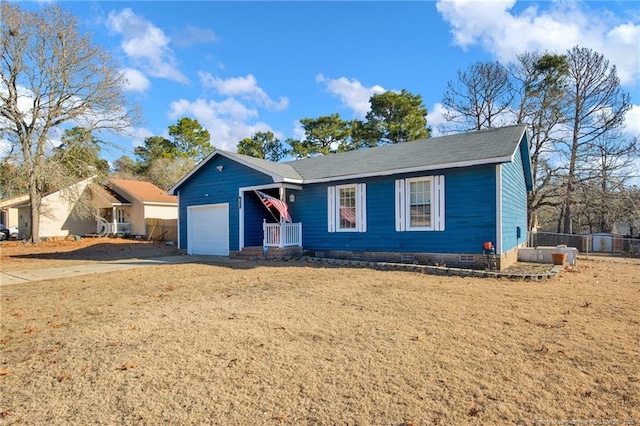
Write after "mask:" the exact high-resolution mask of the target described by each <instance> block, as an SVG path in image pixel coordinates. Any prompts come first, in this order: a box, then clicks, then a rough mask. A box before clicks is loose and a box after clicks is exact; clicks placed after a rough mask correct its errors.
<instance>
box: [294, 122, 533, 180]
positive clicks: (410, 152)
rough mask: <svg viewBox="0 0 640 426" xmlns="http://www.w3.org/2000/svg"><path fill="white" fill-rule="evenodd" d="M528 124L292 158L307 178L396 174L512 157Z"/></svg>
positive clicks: (324, 178)
mask: <svg viewBox="0 0 640 426" xmlns="http://www.w3.org/2000/svg"><path fill="white" fill-rule="evenodd" d="M525 131H526V126H525V125H518V126H508V127H502V128H497V129H488V130H482V131H478V132H470V133H461V134H456V135H448V136H441V137H435V138H429V139H421V140H418V141H413V142H405V143H399V144H396V145H385V146H380V147H375V148H368V149H362V150H358V151H348V152H345V153H341V154H334V155H326V156H321V157H313V158H305V159H302V160H295V161H289V162H287V163H283V164H288V165H290V166H292V167H293V168H294V169H295V170H296V171H297V172H298V173H299V174H300V175H301V176H302V177H303V178H304V180H305V181H319V180H336V179H339V178H340V177H349V176H357V175H364V176H371V175H376V174H393V173H399V172H402V171H408V170H428V169H436V168H451V167H460V166H465V165H471V164H490V163H500V162H505V161H509V159H510V158H511V156H512V155H513V154H514V152H515V151H516V149H517V147H518V144H519V143H520V140H521V139H522V136H523V134H524V132H525Z"/></svg>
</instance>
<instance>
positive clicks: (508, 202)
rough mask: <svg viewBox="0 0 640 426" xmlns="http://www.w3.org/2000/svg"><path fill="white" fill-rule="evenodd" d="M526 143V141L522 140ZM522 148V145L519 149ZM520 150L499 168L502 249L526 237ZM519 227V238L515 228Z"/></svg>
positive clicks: (520, 241) (524, 198) (522, 168)
mask: <svg viewBox="0 0 640 426" xmlns="http://www.w3.org/2000/svg"><path fill="white" fill-rule="evenodd" d="M523 143H524V144H526V141H523ZM521 150H522V145H521V148H520V149H519V151H521ZM525 173H526V170H525V168H524V163H523V162H522V155H521V152H516V154H515V155H514V159H513V162H511V163H505V164H503V165H502V168H501V181H502V229H501V231H502V251H503V252H505V251H508V250H511V249H512V248H514V247H516V246H517V245H519V244H522V243H523V242H525V241H526V238H527V235H526V234H527V182H526V180H525V176H526V175H525ZM518 227H519V228H520V233H521V234H520V238H518V237H517V228H518Z"/></svg>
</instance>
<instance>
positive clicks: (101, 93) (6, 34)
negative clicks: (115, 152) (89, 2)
mask: <svg viewBox="0 0 640 426" xmlns="http://www.w3.org/2000/svg"><path fill="white" fill-rule="evenodd" d="M125 84H126V81H125V79H124V76H123V74H122V73H121V72H119V71H118V68H117V67H116V65H115V63H114V62H113V60H112V58H111V56H110V55H109V54H108V53H107V52H106V50H105V49H103V48H101V47H99V46H96V45H94V44H93V43H92V40H91V39H90V38H89V36H87V35H83V34H81V33H80V32H79V29H78V24H77V20H76V18H75V17H74V16H72V15H71V14H69V13H67V12H66V11H64V10H63V9H62V8H61V7H60V6H58V5H56V4H53V5H49V6H46V7H44V8H42V9H40V10H39V11H37V12H32V11H24V10H21V9H20V7H19V6H18V5H16V4H13V3H7V2H2V3H1V4H0V137H1V138H3V139H5V140H6V141H8V142H9V145H10V147H11V151H12V152H11V153H10V154H13V155H15V156H16V158H17V161H18V163H19V165H20V166H21V168H22V169H23V170H24V173H25V175H26V185H27V189H28V194H29V198H30V204H31V211H30V212H31V230H32V235H31V241H33V242H38V241H40V229H39V222H40V220H39V216H40V207H41V199H42V194H43V191H44V189H45V187H46V186H47V180H48V178H49V176H50V175H49V174H48V173H47V167H46V164H47V158H48V157H49V156H50V155H51V150H52V147H53V146H55V145H56V140H57V138H59V137H60V135H61V134H62V131H63V130H64V126H68V127H74V126H80V127H83V128H85V129H87V131H89V132H94V131H99V130H111V131H115V132H123V131H125V130H126V129H127V128H129V127H130V125H131V124H132V123H134V122H135V121H136V120H137V111H136V110H135V109H132V108H129V107H128V104H127V101H126V98H125V97H124V95H123V88H124V85H125Z"/></svg>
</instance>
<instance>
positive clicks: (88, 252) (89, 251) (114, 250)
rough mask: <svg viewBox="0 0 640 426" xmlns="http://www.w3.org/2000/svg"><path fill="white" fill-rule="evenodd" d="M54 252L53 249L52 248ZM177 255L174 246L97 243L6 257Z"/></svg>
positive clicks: (103, 258)
mask: <svg viewBox="0 0 640 426" xmlns="http://www.w3.org/2000/svg"><path fill="white" fill-rule="evenodd" d="M52 250H55V248H52ZM177 254H179V252H178V249H177V248H176V247H175V246H167V245H165V244H162V243H155V242H150V243H120V244H112V243H99V244H93V245H91V246H87V247H81V248H77V249H74V250H70V251H49V252H41V253H21V254H10V255H8V256H7V257H11V258H18V259H48V260H50V259H55V260H96V261H100V260H105V261H106V260H119V259H135V258H149V257H160V256H174V255H177Z"/></svg>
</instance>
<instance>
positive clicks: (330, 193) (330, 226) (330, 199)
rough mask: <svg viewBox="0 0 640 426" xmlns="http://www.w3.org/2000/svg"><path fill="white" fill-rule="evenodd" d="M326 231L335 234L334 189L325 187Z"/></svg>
mask: <svg viewBox="0 0 640 426" xmlns="http://www.w3.org/2000/svg"><path fill="white" fill-rule="evenodd" d="M327 218H328V219H327V231H329V232H336V187H335V186H329V187H327Z"/></svg>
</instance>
